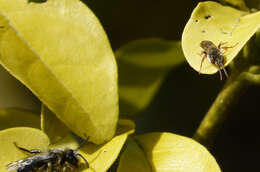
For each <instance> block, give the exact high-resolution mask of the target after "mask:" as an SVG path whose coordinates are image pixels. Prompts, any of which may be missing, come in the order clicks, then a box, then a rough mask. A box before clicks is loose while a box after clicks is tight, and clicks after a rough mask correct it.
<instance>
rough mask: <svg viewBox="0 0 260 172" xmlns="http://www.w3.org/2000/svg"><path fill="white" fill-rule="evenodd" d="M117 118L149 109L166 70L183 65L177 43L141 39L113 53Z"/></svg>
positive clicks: (181, 54)
mask: <svg viewBox="0 0 260 172" xmlns="http://www.w3.org/2000/svg"><path fill="white" fill-rule="evenodd" d="M115 54H116V58H117V62H118V72H119V98H120V102H119V103H120V115H121V114H122V115H123V116H128V117H129V116H132V115H134V114H135V113H136V112H138V111H140V110H143V109H144V108H145V107H147V106H148V105H149V103H150V102H151V100H152V98H153V96H154V95H155V93H156V92H157V90H158V89H159V87H160V85H161V84H162V81H163V79H164V78H165V76H166V74H167V72H168V71H169V69H171V68H173V67H176V66H179V65H180V64H182V63H183V62H184V59H185V58H184V56H183V53H182V50H181V45H180V42H174V41H166V40H162V39H156V38H152V39H144V40H137V41H133V42H130V43H128V44H126V45H125V46H123V47H121V48H120V49H119V50H117V51H116V53H115Z"/></svg>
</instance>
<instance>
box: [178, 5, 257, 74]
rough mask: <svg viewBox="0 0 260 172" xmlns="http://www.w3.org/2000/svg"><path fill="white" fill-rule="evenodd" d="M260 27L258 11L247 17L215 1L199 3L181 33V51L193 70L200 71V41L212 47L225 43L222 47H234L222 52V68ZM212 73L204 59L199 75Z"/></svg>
mask: <svg viewBox="0 0 260 172" xmlns="http://www.w3.org/2000/svg"><path fill="white" fill-rule="evenodd" d="M259 27H260V12H256V13H251V14H247V13H245V12H243V11H239V10H236V9H234V8H231V7H227V6H222V5H220V4H218V3H216V2H211V1H208V2H201V3H199V4H198V6H197V7H196V8H195V9H194V10H193V12H192V15H191V18H190V19H189V21H188V23H187V24H186V26H185V28H184V31H183V35H182V48H183V51H184V55H185V57H186V60H187V61H188V63H189V64H190V66H191V67H192V68H194V69H195V70H196V71H199V69H200V63H201V59H202V56H201V55H200V54H201V52H202V48H201V47H200V42H201V41H203V40H210V41H212V42H213V43H214V44H215V45H218V44H219V43H220V42H227V44H225V46H233V45H236V44H237V45H236V46H235V47H234V48H230V49H228V50H227V51H225V52H224V55H225V65H228V64H229V63H230V62H231V61H232V60H233V59H234V58H235V57H236V55H237V54H238V53H239V51H240V50H241V49H242V48H243V46H244V45H245V44H246V42H247V41H248V40H249V39H250V38H251V37H252V36H253V35H254V34H255V32H256V31H257V29H258V28H259ZM215 72H217V67H216V66H215V65H213V64H212V63H210V62H208V61H207V60H205V61H204V63H203V65H202V70H201V73H205V74H213V73H215Z"/></svg>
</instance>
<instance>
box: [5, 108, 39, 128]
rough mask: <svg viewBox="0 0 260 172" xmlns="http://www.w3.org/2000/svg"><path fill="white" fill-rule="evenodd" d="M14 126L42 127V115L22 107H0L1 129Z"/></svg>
mask: <svg viewBox="0 0 260 172" xmlns="http://www.w3.org/2000/svg"><path fill="white" fill-rule="evenodd" d="M12 127H33V128H40V116H39V115H37V114H34V113H32V112H29V111H26V110H22V109H14V108H7V109H0V130H3V129H7V128H12Z"/></svg>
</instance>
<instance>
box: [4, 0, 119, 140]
mask: <svg viewBox="0 0 260 172" xmlns="http://www.w3.org/2000/svg"><path fill="white" fill-rule="evenodd" d="M0 10H1V14H0V19H1V20H0V25H1V26H3V28H1V30H0V54H1V56H0V62H1V64H2V65H3V66H4V67H5V68H6V69H7V70H8V71H9V72H10V73H11V74H12V75H14V76H15V77H16V78H18V79H19V80H20V81H21V82H23V83H24V84H25V85H26V86H27V87H28V88H30V89H31V90H32V92H33V93H34V94H35V95H37V97H38V98H39V99H40V100H41V101H42V102H43V103H44V104H45V105H46V106H47V107H48V108H49V109H50V110H51V111H53V112H54V113H55V114H56V115H57V117H58V118H59V119H60V120H61V121H62V122H64V123H65V124H66V125H67V126H68V127H69V128H70V129H71V130H72V131H73V132H75V133H76V134H77V135H79V136H81V137H82V138H86V136H90V140H91V141H93V142H95V143H97V144H100V143H103V142H104V141H106V140H109V139H111V138H112V137H113V135H114V134H115V130H116V123H117V120H118V95H117V68H116V63H115V59H114V55H113V52H112V50H111V47H110V45H109V42H108V40H107V37H106V34H105V32H104V30H103V28H102V27H101V25H100V23H99V21H98V19H97V18H96V17H95V16H94V14H93V13H92V12H91V11H90V10H89V9H88V8H87V7H86V6H85V5H84V4H83V3H82V2H80V1H79V0H48V1H47V2H46V3H28V2H27V0H13V1H8V2H7V1H5V0H0Z"/></svg>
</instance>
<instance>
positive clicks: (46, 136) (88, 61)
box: [0, 0, 260, 172]
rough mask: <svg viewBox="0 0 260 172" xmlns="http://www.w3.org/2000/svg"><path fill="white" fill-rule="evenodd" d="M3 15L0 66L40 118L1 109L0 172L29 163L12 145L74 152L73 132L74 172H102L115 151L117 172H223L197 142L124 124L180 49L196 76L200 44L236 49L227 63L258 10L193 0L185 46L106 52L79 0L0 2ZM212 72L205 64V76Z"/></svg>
mask: <svg viewBox="0 0 260 172" xmlns="http://www.w3.org/2000/svg"><path fill="white" fill-rule="evenodd" d="M0 11H1V13H0V26H1V28H0V29H1V30H0V54H1V56H0V63H1V65H2V66H3V67H4V68H5V69H6V70H7V71H8V72H9V73H10V74H11V75H13V76H14V77H15V78H16V79H18V80H19V81H20V82H22V83H23V84H24V85H25V86H26V87H27V88H29V89H30V90H31V91H32V92H33V93H34V94H35V95H36V96H37V97H38V99H39V100H40V101H41V102H42V106H41V115H40V116H39V115H37V114H34V113H32V112H29V111H24V110H20V109H1V111H0V124H1V125H0V127H1V131H0V147H1V149H0V154H1V155H2V156H1V157H0V171H6V165H7V164H8V163H10V162H13V161H15V160H19V159H22V158H24V157H26V155H25V154H24V153H23V152H21V151H19V150H17V148H16V147H15V146H14V145H13V142H17V144H19V145H20V146H21V147H25V148H27V149H32V148H33V149H35V148H37V149H42V150H46V149H50V148H55V147H70V148H76V147H77V146H78V142H77V139H76V138H75V136H73V135H72V134H71V132H73V133H74V134H75V135H77V136H79V137H81V138H83V139H86V138H87V137H88V136H89V137H90V140H89V141H90V142H91V143H86V144H84V145H83V147H81V149H80V150H79V151H80V153H81V154H82V155H83V156H84V157H85V158H86V159H87V160H88V161H89V162H90V168H89V169H87V168H86V167H84V166H83V167H82V168H81V169H80V171H96V172H99V171H100V172H101V171H107V170H108V169H109V168H110V167H111V165H112V164H113V163H114V161H115V160H116V159H117V158H118V157H119V153H120V152H122V154H121V155H120V157H119V165H118V168H117V171H118V172H121V171H123V172H125V171H140V172H142V171H143V172H148V171H183V172H184V171H194V172H206V171H207V172H218V171H220V168H219V166H218V164H217V162H216V161H215V159H214V157H213V156H212V155H211V154H210V153H209V152H208V151H207V149H206V148H205V147H203V146H202V145H200V144H199V143H198V142H196V141H194V140H192V139H190V138H187V137H183V136H179V135H176V134H172V133H167V132H156V133H147V134H143V135H133V136H130V134H133V133H134V130H135V124H134V123H133V121H131V120H126V119H123V118H126V117H127V118H133V117H134V116H135V114H136V113H137V112H139V111H141V110H143V109H144V108H145V107H147V106H148V105H149V103H150V102H151V100H152V98H153V96H154V94H155V93H156V92H157V90H158V88H159V87H160V85H161V83H162V81H163V80H164V78H165V76H166V74H167V73H168V71H169V70H170V69H172V68H173V67H177V66H179V65H181V64H182V63H184V61H185V58H184V55H183V54H182V49H183V51H184V54H185V57H186V59H187V61H188V63H189V64H190V65H191V66H192V67H193V68H194V69H195V70H198V69H199V64H200V60H201V57H200V56H199V55H198V54H199V53H200V52H201V49H200V48H199V46H198V45H199V43H200V41H201V40H205V39H209V40H212V41H213V42H216V43H218V42H226V41H227V42H229V43H231V44H235V43H237V42H239V44H238V46H236V47H235V48H234V49H232V50H230V51H229V52H228V54H227V62H226V64H225V65H227V64H229V63H230V62H231V61H232V59H234V57H235V56H236V55H237V54H238V52H239V51H240V49H241V48H242V47H243V46H244V45H245V44H246V42H247V41H248V40H249V38H250V37H251V36H252V35H253V34H254V33H255V32H256V31H257V29H258V28H259V26H260V23H259V22H258V21H256V19H257V18H259V15H260V13H253V14H248V13H247V12H245V11H239V10H236V9H233V8H231V7H224V6H222V5H220V4H217V3H214V2H205V3H200V4H199V5H198V6H197V7H196V8H195V9H194V12H193V14H192V16H191V18H190V20H189V21H188V23H187V25H186V27H185V29H184V32H183V36H182V46H181V43H180V41H165V40H162V39H155V38H151V39H144V40H138V41H133V42H130V43H129V44H127V45H125V46H123V47H121V48H120V49H118V50H117V51H115V52H113V51H112V49H111V47H110V44H109V41H108V39H107V36H106V34H105V32H104V30H103V28H102V26H101V25H100V23H99V21H98V19H97V18H96V17H95V15H94V14H93V13H92V12H91V10H90V9H89V8H88V7H87V6H86V5H85V4H83V3H82V2H81V1H79V0H48V1H46V2H45V1H41V3H35V2H29V3H28V1H27V0H12V1H6V0H0ZM209 15H210V16H211V17H210V18H209V19H205V16H209ZM223 21H225V22H223ZM237 22H239V24H237ZM219 23H222V25H219ZM216 25H218V27H217V28H216ZM191 36H192V39H190V37H191ZM181 47H182V48H181ZM216 71H217V70H216V68H215V67H214V66H212V65H211V64H210V63H205V65H204V67H203V70H202V73H207V74H211V73H215V72H216ZM119 109H120V115H119ZM123 146H124V149H122V148H123Z"/></svg>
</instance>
